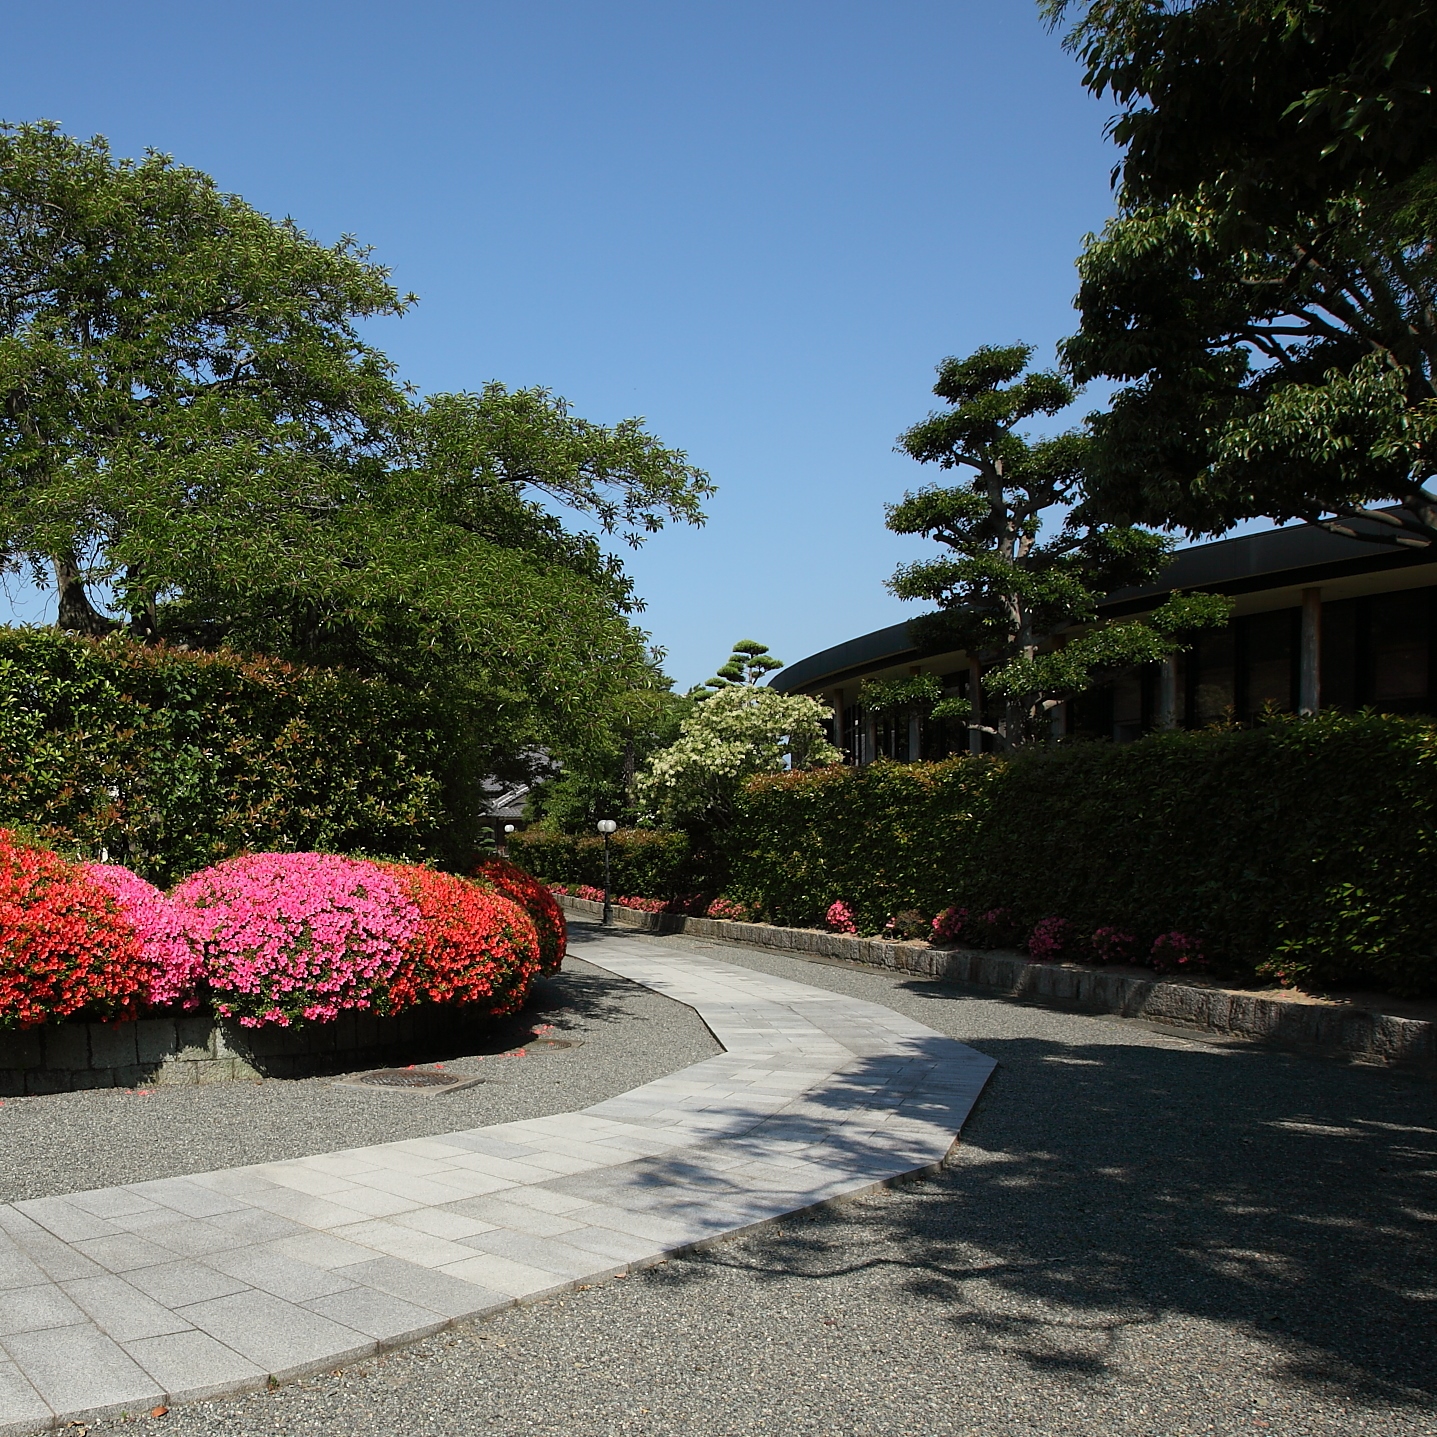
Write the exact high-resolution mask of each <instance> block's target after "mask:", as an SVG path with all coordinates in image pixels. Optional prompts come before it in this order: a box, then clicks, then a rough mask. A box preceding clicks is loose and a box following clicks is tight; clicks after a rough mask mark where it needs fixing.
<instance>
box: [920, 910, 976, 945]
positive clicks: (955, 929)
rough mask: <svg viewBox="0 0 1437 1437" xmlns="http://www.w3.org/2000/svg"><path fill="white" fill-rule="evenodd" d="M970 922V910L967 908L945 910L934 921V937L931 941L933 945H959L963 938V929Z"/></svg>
mask: <svg viewBox="0 0 1437 1437" xmlns="http://www.w3.org/2000/svg"><path fill="white" fill-rule="evenodd" d="M967 921H968V910H967V909H966V908H959V907H956V906H954V907H951V908H945V909H944V910H943V911H942V912H941V913H940V914H939V915H938V916H937V917H936V918H935V919H934V920H933V936H932V938H931V939H930V940H929V941H930V942H932V943H957V942H959V941H960V940H961V939H962V937H963V929H964V926H965V925H966V923H967Z"/></svg>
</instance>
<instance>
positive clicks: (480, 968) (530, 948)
mask: <svg viewBox="0 0 1437 1437" xmlns="http://www.w3.org/2000/svg"><path fill="white" fill-rule="evenodd" d="M375 866H376V867H377V866H379V865H375ZM383 867H384V869H385V871H386V873H387V874H388V875H390V876H392V877H393V878H394V879H395V881H396V882H397V883H398V884H399V886H400V888H401V889H402V890H403V892H404V895H405V897H406V898H407V899H408V901H409V902H410V903H411V904H412V905H413V907H414V909H415V911H416V913H417V914H418V918H419V922H418V924H417V925H416V928H415V932H414V934H413V936H412V938H411V939H410V942H409V948H408V951H407V953H406V954H405V955H404V959H403V961H402V963H401V965H400V969H399V971H398V972H397V973H396V974H395V976H394V978H393V979H392V980H391V982H390V994H391V1002H392V1004H393V1006H394V1007H395V1008H396V1009H398V1008H404V1007H408V1006H410V1005H411V1004H413V1003H484V1004H486V1005H487V1006H488V1008H489V1011H491V1012H493V1013H496V1014H499V1015H503V1014H507V1013H512V1012H514V1011H515V1010H516V1009H518V1008H520V1007H521V1006H522V1005H523V1002H524V999H525V998H526V997H527V996H528V993H529V985H530V984H531V983H532V982H533V980H534V977H535V975H536V974H538V973H539V972H541V971H543V970H542V960H541V957H540V948H539V934H538V931H537V928H536V925H535V922H534V919H533V918H532V917H531V916H530V915H529V913H528V912H526V911H525V909H524V908H522V907H520V905H519V904H518V903H516V902H515V901H514V900H513V899H512V898H508V897H505V895H504V894H502V893H498V892H495V891H494V890H492V889H488V888H484V887H481V886H480V885H479V884H477V883H471V882H469V881H468V880H467V879H464V878H456V877H455V876H454V875H453V874H452V873H437V872H435V870H434V869H432V868H418V867H415V866H413V865H411V864H398V863H395V864H385V865H383Z"/></svg>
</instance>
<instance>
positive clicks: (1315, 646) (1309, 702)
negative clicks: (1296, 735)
mask: <svg viewBox="0 0 1437 1437" xmlns="http://www.w3.org/2000/svg"><path fill="white" fill-rule="evenodd" d="M1321 707H1322V590H1321V589H1304V590H1303V591H1302V634H1301V638H1300V640H1299V643H1298V655H1297V711H1298V713H1300V714H1306V715H1308V716H1311V715H1313V714H1315V713H1317V712H1318V710H1319V709H1320V708H1321Z"/></svg>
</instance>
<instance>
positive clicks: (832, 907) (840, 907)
mask: <svg viewBox="0 0 1437 1437" xmlns="http://www.w3.org/2000/svg"><path fill="white" fill-rule="evenodd" d="M823 921H824V922H825V923H826V924H827V925H828V931H829V932H830V933H857V932H858V924H857V923H855V922H854V921H853V909H851V908H850V907H849V906H848V904H846V903H845V902H844V901H843V900H842V899H841V898H839V899H835V901H834V902H832V903H830V904H829V905H828V912H827V913H825V914H824V915H823Z"/></svg>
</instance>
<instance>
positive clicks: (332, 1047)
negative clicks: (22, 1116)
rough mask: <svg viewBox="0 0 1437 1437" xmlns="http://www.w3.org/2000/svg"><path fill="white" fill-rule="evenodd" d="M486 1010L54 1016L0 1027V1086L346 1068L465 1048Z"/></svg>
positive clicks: (228, 1078)
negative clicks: (296, 1017)
mask: <svg viewBox="0 0 1437 1437" xmlns="http://www.w3.org/2000/svg"><path fill="white" fill-rule="evenodd" d="M491 1027H492V1019H491V1018H490V1016H489V1014H488V1012H487V1011H484V1010H479V1011H471V1010H466V1009H464V1008H438V1007H435V1008H419V1009H415V1010H414V1011H413V1012H411V1013H405V1014H402V1015H400V1016H399V1017H396V1018H376V1017H373V1016H371V1015H366V1014H359V1013H347V1014H343V1015H341V1016H340V1018H339V1019H338V1020H336V1021H335V1022H333V1023H321V1024H316V1025H314V1026H311V1027H305V1028H299V1029H285V1028H241V1027H240V1026H239V1025H238V1024H237V1023H229V1022H218V1021H216V1019H214V1018H213V1017H211V1016H209V1015H200V1014H192V1015H183V1016H180V1017H174V1018H164V1017H161V1018H142V1019H140V1020H139V1021H137V1022H133V1023H56V1024H52V1025H49V1026H46V1027H43V1028H30V1029H27V1030H25V1031H24V1032H11V1031H0V1096H3V1097H18V1096H21V1095H24V1094H30V1093H65V1092H71V1091H73V1090H75V1089H79V1088H132V1087H149V1086H159V1085H171V1084H178V1083H227V1082H234V1081H236V1080H244V1079H249V1080H255V1079H258V1078H266V1077H270V1078H295V1077H308V1076H311V1075H314V1074H317V1073H325V1072H331V1073H339V1072H352V1071H353V1070H354V1069H356V1068H365V1067H375V1066H378V1065H381V1064H383V1063H386V1062H389V1063H397V1062H405V1063H413V1062H424V1061H430V1060H433V1059H436V1058H445V1057H454V1056H457V1055H458V1054H460V1053H463V1052H469V1051H472V1050H473V1042H474V1039H475V1037H476V1035H479V1034H483V1033H485V1032H487V1031H489V1030H490V1029H491Z"/></svg>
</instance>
